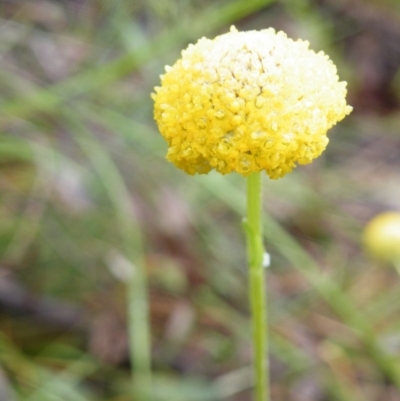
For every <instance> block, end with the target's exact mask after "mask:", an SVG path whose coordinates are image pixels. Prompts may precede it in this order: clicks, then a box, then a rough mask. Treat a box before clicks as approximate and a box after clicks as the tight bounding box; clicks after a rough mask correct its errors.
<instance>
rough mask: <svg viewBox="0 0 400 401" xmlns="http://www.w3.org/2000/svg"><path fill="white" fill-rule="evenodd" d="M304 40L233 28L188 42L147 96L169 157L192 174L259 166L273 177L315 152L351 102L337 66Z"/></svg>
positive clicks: (270, 31) (255, 169) (254, 169)
mask: <svg viewBox="0 0 400 401" xmlns="http://www.w3.org/2000/svg"><path fill="white" fill-rule="evenodd" d="M308 45H309V43H308V42H306V41H301V40H297V41H293V40H292V39H289V38H288V37H287V36H286V34H285V33H283V32H275V31H274V30H273V29H271V28H270V29H266V30H262V31H249V32H238V31H237V30H236V28H234V27H232V28H231V30H230V32H229V33H227V34H224V35H221V36H217V37H216V38H215V39H214V40H209V39H206V38H202V39H200V40H199V41H198V42H197V43H196V44H195V45H189V47H188V48H187V49H186V50H184V51H182V58H181V59H179V60H178V61H177V62H176V63H175V64H174V65H173V66H172V67H170V66H167V67H166V68H165V69H166V73H165V74H164V75H162V76H161V86H160V87H156V88H155V93H153V94H152V98H153V99H154V102H155V105H154V117H155V120H156V122H157V124H158V126H159V129H160V132H161V134H162V135H163V136H164V138H165V139H166V141H167V142H168V147H169V148H168V154H167V159H168V160H169V161H171V162H173V163H174V164H175V165H176V166H177V167H179V168H181V169H182V170H184V171H185V172H187V173H189V174H195V173H200V174H203V173H208V172H209V171H210V170H212V169H215V170H217V171H219V172H220V173H222V174H227V173H231V172H237V173H239V174H242V175H244V176H247V175H249V174H250V173H252V172H260V171H263V170H264V171H265V172H266V173H267V174H268V175H269V176H270V177H271V178H274V179H276V178H280V177H283V176H284V175H285V174H286V173H288V172H290V171H291V170H292V169H293V168H294V167H296V163H299V164H307V163H310V162H311V161H312V160H313V159H314V158H316V157H318V156H319V155H320V154H321V153H322V152H323V151H324V149H325V147H326V145H327V144H328V138H327V137H326V133H327V131H328V129H329V128H331V127H332V126H333V125H335V124H336V123H337V122H338V121H340V120H342V119H343V118H344V117H345V116H346V115H347V114H349V113H350V112H351V110H352V108H351V107H350V106H348V105H347V104H346V93H347V91H346V82H339V78H338V76H337V71H336V67H335V65H334V64H333V63H332V61H331V60H330V59H329V58H328V56H326V55H325V54H324V53H323V52H319V53H315V52H314V51H312V50H310V49H309V48H308Z"/></svg>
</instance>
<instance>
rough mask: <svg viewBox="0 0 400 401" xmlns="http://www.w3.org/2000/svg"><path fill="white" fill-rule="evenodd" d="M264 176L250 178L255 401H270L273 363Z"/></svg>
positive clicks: (248, 194) (248, 217)
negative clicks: (264, 234) (270, 357)
mask: <svg viewBox="0 0 400 401" xmlns="http://www.w3.org/2000/svg"><path fill="white" fill-rule="evenodd" d="M261 193H262V191H261V173H252V174H251V175H250V176H249V177H248V178H247V221H246V224H245V228H246V234H247V253H248V264H249V291H250V308H251V315H252V336H253V367H254V374H255V393H254V400H255V401H269V400H270V396H269V392H270V391H269V362H268V333H267V325H268V324H267V305H266V304H267V303H266V288H265V270H264V266H263V259H264V246H263V241H262V214H261Z"/></svg>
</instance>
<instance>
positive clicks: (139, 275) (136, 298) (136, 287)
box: [128, 261, 151, 401]
mask: <svg viewBox="0 0 400 401" xmlns="http://www.w3.org/2000/svg"><path fill="white" fill-rule="evenodd" d="M148 308H149V306H148V294H147V279H146V272H145V269H144V263H143V261H138V264H137V265H136V266H135V269H134V271H132V274H131V277H130V278H129V282H128V332H129V344H130V354H131V355H130V356H131V362H132V364H133V370H132V374H133V385H134V393H135V395H136V396H137V397H138V398H139V399H140V400H144V401H147V400H150V399H151V393H150V391H151V363H150V361H151V355H150V327H149V311H148Z"/></svg>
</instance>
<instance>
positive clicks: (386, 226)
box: [362, 212, 400, 262]
mask: <svg viewBox="0 0 400 401" xmlns="http://www.w3.org/2000/svg"><path fill="white" fill-rule="evenodd" d="M362 241H363V245H364V248H365V249H366V251H367V252H369V253H370V254H371V255H373V256H374V257H376V258H377V259H380V260H382V261H384V262H400V213H398V212H386V213H381V214H379V215H378V216H376V217H374V218H373V219H372V220H371V221H370V222H369V223H368V224H367V225H366V227H365V230H364V233H363V237H362Z"/></svg>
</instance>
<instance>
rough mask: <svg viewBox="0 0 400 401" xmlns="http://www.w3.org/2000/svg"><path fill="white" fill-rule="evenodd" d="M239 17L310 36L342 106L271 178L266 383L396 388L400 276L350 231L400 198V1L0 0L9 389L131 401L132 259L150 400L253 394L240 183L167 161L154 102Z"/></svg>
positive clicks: (51, 399) (344, 396)
mask: <svg viewBox="0 0 400 401" xmlns="http://www.w3.org/2000/svg"><path fill="white" fill-rule="evenodd" d="M231 24H235V26H236V27H237V28H238V29H240V30H249V29H264V28H267V27H270V26H272V27H274V28H276V29H282V30H284V31H285V32H287V34H288V35H289V36H290V37H292V38H294V39H296V38H303V39H307V40H309V41H310V43H311V47H312V48H313V49H315V50H316V51H319V50H324V51H325V52H326V53H327V54H329V55H330V56H331V58H332V59H333V60H334V62H335V63H336V64H337V66H338V70H339V75H340V78H341V79H342V80H347V81H348V88H349V95H348V99H349V103H350V104H351V105H352V106H353V107H354V111H353V113H352V115H351V116H350V117H347V118H346V119H345V120H344V121H343V122H341V123H340V124H339V125H338V126H336V127H334V128H333V129H332V130H331V131H330V134H329V137H330V140H331V141H330V144H329V146H328V148H327V150H326V152H325V153H324V154H323V155H322V156H321V157H320V158H319V159H317V160H316V161H314V163H313V164H311V165H309V166H305V167H299V168H298V169H296V170H295V171H294V172H293V173H292V174H290V175H288V176H287V177H285V178H283V179H281V180H278V181H271V180H267V179H265V181H264V190H265V193H264V210H265V237H266V238H265V243H266V247H267V249H268V251H269V253H270V254H271V258H272V265H271V267H270V268H269V270H268V275H269V282H268V290H269V299H270V314H271V319H270V321H271V336H272V340H271V341H272V344H271V364H272V394H273V397H272V398H273V400H274V401H283V400H285V401H311V400H312V401H328V400H329V401H330V400H338V401H374V400H375V401H382V400H385V401H399V400H400V277H399V275H398V273H397V272H396V270H395V269H393V267H392V266H387V265H384V264H382V263H380V262H378V261H375V260H373V259H371V258H370V257H368V255H366V254H365V253H364V252H363V250H362V248H361V246H360V236H361V233H362V230H363V227H364V226H365V224H366V222H367V221H368V220H369V219H370V218H371V217H372V216H374V215H375V214H377V213H379V212H380V211H385V210H397V211H400V113H399V111H400V109H399V105H400V69H399V66H400V2H399V1H398V0H379V1H378V0H318V1H307V0H299V1H295V0H281V1H273V0H262V1H261V0H226V1H211V0H147V1H146V0H113V1H112V0H97V1H95V0H0V199H1V202H0V252H1V262H0V400H1V401H16V400H18V401H19V400H23V401H28V400H29V401H60V400H62V401H64V400H65V401H68V400H71V401H90V400H100V401H103V400H104V401H105V400H107V401H125V400H132V399H133V398H132V396H131V382H130V380H131V376H130V370H131V368H130V363H129V353H128V335H127V319H126V316H127V313H126V277H127V272H129V271H130V270H132V269H133V270H134V269H135V268H136V267H137V264H138V263H141V264H142V265H143V266H145V268H146V271H147V274H148V279H149V287H150V290H149V291H150V306H151V326H152V337H151V343H152V358H153V369H154V385H153V387H154V390H155V394H156V395H155V397H156V400H157V401H158V400H159V401H164V400H165V401H167V400H168V401H170V400H173V401H218V400H233V401H248V400H250V399H251V378H250V362H251V348H250V343H249V334H250V329H249V313H248V306H247V279H246V258H245V246H244V235H243V232H242V228H241V218H242V216H243V213H244V209H245V198H244V196H245V183H244V180H243V178H241V177H239V176H236V175H230V176H225V177H223V176H219V175H217V174H209V175H207V176H195V177H190V176H187V175H185V174H184V173H183V172H181V171H179V170H177V169H176V168H175V167H174V166H172V165H170V164H169V163H168V162H167V161H166V160H165V158H164V155H165V153H166V144H165V142H164V140H163V139H162V137H161V135H160V134H159V133H158V131H157V127H156V125H155V123H154V121H153V119H152V101H151V99H150V93H151V92H152V88H153V87H154V86H155V85H158V84H159V74H161V73H163V71H164V65H166V64H173V63H174V62H175V60H176V59H177V58H178V57H179V54H180V51H181V49H183V48H185V47H186V46H187V45H188V44H189V43H192V42H195V41H197V39H198V38H200V37H202V36H207V37H210V38H211V37H214V36H216V35H217V34H220V33H225V32H227V30H228V29H229V26H230V25H231Z"/></svg>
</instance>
